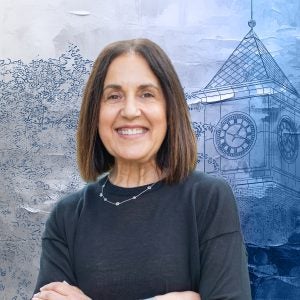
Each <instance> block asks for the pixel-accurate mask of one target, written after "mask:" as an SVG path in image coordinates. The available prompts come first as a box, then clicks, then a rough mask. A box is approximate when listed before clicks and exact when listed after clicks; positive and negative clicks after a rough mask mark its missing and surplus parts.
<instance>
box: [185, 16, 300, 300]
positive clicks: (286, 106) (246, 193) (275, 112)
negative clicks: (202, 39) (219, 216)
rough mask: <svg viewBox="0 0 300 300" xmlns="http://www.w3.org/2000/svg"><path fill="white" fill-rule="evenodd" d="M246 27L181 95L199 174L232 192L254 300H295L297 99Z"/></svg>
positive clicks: (299, 267)
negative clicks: (208, 75) (216, 64)
mask: <svg viewBox="0 0 300 300" xmlns="http://www.w3.org/2000/svg"><path fill="white" fill-rule="evenodd" d="M251 14H252V13H251ZM248 24H249V26H250V28H251V29H250V31H249V32H248V33H247V34H246V36H245V37H244V38H243V39H242V41H241V42H240V43H239V45H238V46H237V47H236V48H235V50H234V51H233V52H232V54H231V55H230V56H229V58H228V59H227V60H226V61H225V63H224V64H223V66H222V67H221V68H220V69H219V71H218V72H217V73H216V75H215V76H214V77H213V78H212V79H211V80H210V82H209V83H208V84H207V85H206V87H205V88H204V89H202V90H198V91H194V92H192V93H189V94H188V93H187V94H186V98H187V102H188V104H189V107H190V113H191V119H192V124H193V127H194V130H195V133H196V137H197V141H198V169H200V170H202V171H205V172H207V173H211V174H214V175H217V176H223V177H225V178H226V179H227V180H228V181H229V182H230V183H231V185H232V187H233V190H234V192H235V195H236V198H237V200H238V201H237V202H238V205H239V209H240V214H241V223H242V224H241V225H242V229H243V232H244V236H245V241H246V243H247V246H248V252H249V270H250V275H251V283H252V294H253V299H275V297H276V299H299V297H300V285H299V284H296V283H295V282H296V281H295V278H297V280H298V282H300V253H299V249H300V222H299V220H300V206H299V201H300V154H299V138H300V130H299V128H300V96H299V93H298V92H297V90H296V89H295V88H294V86H293V85H292V84H291V82H290V81H289V79H288V78H287V76H286V75H285V74H284V72H283V71H282V69H281V68H280V67H279V66H278V64H277V63H276V61H275V60H274V58H273V57H272V55H271V54H270V53H269V51H268V50H267V48H266V47H265V46H264V44H263V43H262V41H261V40H260V39H259V37H258V36H257V34H256V33H255V32H254V29H253V28H254V26H255V25H256V22H255V21H254V20H253V18H252V16H251V20H250V21H249V22H248ZM295 247H296V248H295ZM297 247H299V249H298V248H297ZM295 249H298V251H296V250H295ZM266 270H267V271H266ZM279 277H280V278H279ZM275 295H276V296H275ZM280 297H282V298H280Z"/></svg>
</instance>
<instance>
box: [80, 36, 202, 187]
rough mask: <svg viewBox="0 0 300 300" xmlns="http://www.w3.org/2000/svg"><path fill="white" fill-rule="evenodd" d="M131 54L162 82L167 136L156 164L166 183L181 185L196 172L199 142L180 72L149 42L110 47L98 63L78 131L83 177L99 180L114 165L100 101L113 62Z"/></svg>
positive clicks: (86, 90) (127, 41) (89, 81)
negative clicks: (100, 126) (103, 133)
mask: <svg viewBox="0 0 300 300" xmlns="http://www.w3.org/2000/svg"><path fill="white" fill-rule="evenodd" d="M129 52H130V53H136V54H137V55H141V56H142V57H143V58H144V59H145V60H146V61H147V62H148V64H149V66H150V68H151V70H152V72H153V73H154V74H155V76H156V77H157V78H158V80H159V82H160V85H161V88H162V91H163V94H164V97H165V100H166V107H167V133H166V136H165V139H164V141H163V143H162V145H161V147H160V149H159V150H158V153H157V155H156V164H157V167H158V168H159V169H160V170H161V171H162V172H163V174H164V175H165V177H164V181H165V182H166V183H168V184H172V183H178V182H180V181H181V180H183V179H184V178H186V177H187V176H188V175H189V173H190V172H191V171H192V170H194V169H195V166H196V159H197V149H196V140H195V136H194V132H193V130H192V128H191V123H190V117H189V111H188V106H187V103H186V101H185V97H184V92H183V88H182V86H181V84H180V81H179V79H178V76H177V74H176V71H175V69H174V67H173V65H172V63H171V61H170V59H169V58H168V56H167V55H166V53H165V52H164V51H163V50H162V49H161V48H160V47H159V46H158V45H157V44H155V43H154V42H152V41H150V40H148V39H134V40H126V41H119V42H115V43H112V44H109V45H108V46H107V47H105V48H104V49H103V50H102V52H101V53H100V54H99V56H98V58H97V59H96V61H95V63H94V66H93V69H92V72H91V74H90V77H89V79H88V81H87V84H86V87H85V91H84V95H83V101H82V105H81V110H80V116H79V123H78V131H77V160H78V166H79V170H80V173H81V176H82V178H83V179H84V180H86V181H95V180H96V179H97V177H98V176H99V175H101V174H103V173H105V172H108V171H110V170H111V169H112V168H113V166H114V157H113V156H112V155H110V154H109V153H108V151H107V150H106V148H105V147H104V145H103V143H102V141H101V138H100V137H99V134H98V119H99V110H100V109H101V108H100V99H101V97H102V93H103V85H104V80H105V77H106V74H107V71H108V68H109V66H110V64H111V62H112V61H113V60H114V59H115V58H116V57H118V56H120V55H122V54H126V53H129Z"/></svg>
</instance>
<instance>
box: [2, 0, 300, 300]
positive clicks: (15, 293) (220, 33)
mask: <svg viewBox="0 0 300 300" xmlns="http://www.w3.org/2000/svg"><path fill="white" fill-rule="evenodd" d="M253 4H254V5H253V9H254V14H253V18H254V19H255V20H256V26H255V27H254V28H253V31H252V30H251V28H249V27H248V20H249V19H250V15H251V12H250V7H251V5H250V1H246V0H240V1H234V0H228V1H219V0H212V1H192V0H188V1H184V0H177V1H176V0H175V1H174V0H172V1H171V0H166V1H159V0H156V1H153V0H152V1H150V0H149V1H148V0H146V1H145V0H135V1H134V0H131V1H126V4H124V1H121V0H116V1H91V0H88V1H85V3H84V4H82V2H81V1H78V0H75V1H63V0H61V1H55V2H53V1H48V0H47V1H41V2H40V3H37V2H36V1H32V0H31V1H26V3H24V1H20V0H14V1H12V0H3V1H1V10H0V16H1V18H0V20H1V21H0V22H1V26H0V34H1V44H0V103H1V105H0V156H1V160H0V170H1V179H0V184H1V194H0V298H1V299H29V298H30V295H31V292H32V290H33V287H34V284H35V280H36V276H37V271H38V264H39V254H40V237H41V234H42V231H43V227H44V223H45V220H46V218H47V216H48V213H49V211H50V210H51V208H52V207H53V205H54V203H55V202H56V201H58V200H59V199H60V198H61V197H62V196H63V195H65V194H67V193H69V192H71V191H74V190H76V189H78V188H80V187H82V186H83V184H84V183H83V182H82V181H81V180H80V177H79V175H78V172H77V166H76V159H75V130H76V124H77V116H78V112H79V107H80V101H81V94H82V89H83V87H84V82H85V80H86V78H87V76H88V74H89V71H90V69H91V66H92V63H93V60H94V59H95V57H96V56H97V54H98V52H99V51H100V49H101V48H102V47H103V46H104V45H105V44H107V43H108V42H111V41H114V40H119V39H127V38H134V37H148V38H150V39H153V40H154V41H156V42H157V43H159V44H160V45H161V46H162V47H163V48H164V49H165V50H166V51H167V53H168V54H169V55H170V57H171V59H172V60H173V62H174V65H175V67H176V69H177V71H178V73H179V76H180V78H181V80H182V83H183V86H184V88H185V92H186V98H187V101H188V103H189V104H190V111H191V116H192V122H193V126H194V129H195V132H196V135H197V138H198V168H199V169H200V170H204V171H205V172H208V173H212V174H215V175H216V176H223V177H225V178H226V179H227V180H228V181H229V182H230V184H231V185H232V188H233V190H234V192H235V195H236V197H237V200H238V205H239V208H240V215H241V223H242V228H243V232H244V236H245V240H246V243H247V247H248V252H249V271H250V276H251V283H252V293H253V299H290V300H294V299H299V298H300V284H299V283H300V154H299V151H300V150H299V142H300V133H299V132H300V99H299V94H298V92H300V61H299V55H297V53H298V52H299V49H300V24H299V18H298V16H299V14H300V2H299V1H298V0H291V1H288V2H286V1H283V0H277V1H275V0H272V1H271V0H267V1H263V0H256V1H254V2H253ZM124 6H126V7H124ZM250 25H251V26H252V27H253V25H254V23H253V22H252V23H250ZM249 30H250V31H249Z"/></svg>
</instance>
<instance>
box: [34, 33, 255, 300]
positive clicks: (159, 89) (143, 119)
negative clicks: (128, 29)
mask: <svg viewBox="0 0 300 300" xmlns="http://www.w3.org/2000/svg"><path fill="white" fill-rule="evenodd" d="M77 138H78V139H77V142H78V149H77V151H78V163H79V168H80V171H81V175H82V177H83V178H84V179H85V180H86V181H90V182H92V183H90V184H88V185H87V186H86V187H85V188H84V189H83V190H81V191H79V192H77V193H74V194H72V195H70V196H68V197H66V198H65V199H63V200H62V201H60V202H59V203H58V204H57V205H56V207H55V208H54V210H53V212H52V213H51V215H50V217H49V219H48V221H47V224H46V229H45V232H44V235H43V241H42V255H41V265H40V273H39V276H38V280H37V285H36V293H37V294H35V295H34V298H33V299H35V300H36V299H50V300H51V299H55V300H60V299H82V300H85V299H90V298H92V299H94V300H96V299H145V298H149V297H155V299H165V300H167V299H200V296H201V299H202V300H206V299H235V300H237V299H241V300H242V299H243V300H247V299H251V297H250V288H249V279H248V272H247V261H246V255H245V247H244V244H243V238H242V235H241V232H240V224H239V219H238V213H237V209H236V204H235V200H234V197H233V194H232V192H231V189H230V188H229V186H228V185H227V184H226V183H225V182H224V181H223V180H221V179H216V178H213V177H210V176H208V175H205V174H202V173H199V172H196V171H194V169H195V162H196V153H197V152H196V143H195V139H194V134H193V131H192V129H191V126H190V120H189V114H188V108H187V104H186V101H185V99H184V94H183V89H182V87H181V85H180V82H179V80H178V77H177V75H176V72H175V70H174V68H173V66H172V64H171V62H170V60H169V58H168V57H167V55H166V54H165V53H164V52H163V50H162V49H161V48H160V47H159V46H158V45H156V44H155V43H153V42H151V41H149V40H146V39H137V40H129V41H121V42H116V43H113V44H110V45H108V46H107V47H106V48H105V49H104V50H103V51H102V52H101V53H100V55H99V57H98V58H97V60H96V62H95V64H94V67H93V70H92V73H91V75H90V77H89V80H88V82H87V85H86V89H85V93H84V99H83V103H82V107H81V112H80V120H79V126H78V135H77ZM106 172H108V174H107V175H106ZM100 175H102V177H101V178H100V179H97V178H99V176H100ZM40 288H41V290H40Z"/></svg>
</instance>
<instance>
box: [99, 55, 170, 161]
mask: <svg viewBox="0 0 300 300" xmlns="http://www.w3.org/2000/svg"><path fill="white" fill-rule="evenodd" d="M98 128H99V135H100V138H101V140H102V142H103V144H104V146H105V147H106V149H107V151H108V152H109V153H110V154H111V155H112V156H114V157H115V160H116V163H118V162H121V161H123V162H137V163H146V162H151V161H155V157H156V154H157V152H158V150H159V148H160V146H161V144H162V142H163V140H164V137H165V135H166V131H167V117H166V101H165V98H164V95H163V91H162V89H161V86H160V83H159V81H158V79H157V78H156V76H155V75H154V74H153V72H152V71H151V69H150V67H149V65H148V63H147V61H146V60H145V59H144V58H143V57H142V56H140V55H138V54H134V53H128V54H124V55H121V56H119V57H117V58H115V59H114V60H113V61H112V63H111V64H110V66H109V68H108V72H107V75H106V78H105V81H104V87H103V96H102V98H101V104H100V114H99V123H98Z"/></svg>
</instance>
